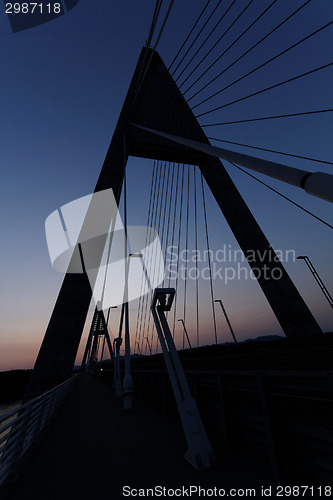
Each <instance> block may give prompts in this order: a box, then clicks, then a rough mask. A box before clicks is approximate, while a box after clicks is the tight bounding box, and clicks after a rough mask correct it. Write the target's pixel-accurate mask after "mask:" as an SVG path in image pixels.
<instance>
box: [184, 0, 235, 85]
mask: <svg viewBox="0 0 333 500" xmlns="http://www.w3.org/2000/svg"><path fill="white" fill-rule="evenodd" d="M235 2H237V0H232V2H231V4H230V5H229V7H228V8H227V10H226V11H225V12H224V14H223V15H222V16H221V17H220V19H219V20H218V21H217V23H216V24H215V26H214V28H213V29H212V30H211V31H210V33H209V34H208V35H207V37H206V38H205V40H204V41H203V42H202V44H201V45H200V46H199V48H198V49H197V51H196V52H195V53H194V54H193V56H192V57H191V59H190V60H189V61H188V63H187V64H186V66H185V68H183V70H182V71H181V72H180V74H179V75H178V76H177V78H176V82H177V81H178V80H179V78H180V77H181V76H182V74H183V73H184V71H185V70H186V69H187V68H188V67H189V65H190V64H191V62H192V61H193V59H194V58H195V57H196V56H197V55H198V53H199V52H200V50H201V49H202V47H203V46H204V45H205V43H206V42H207V41H208V40H209V38H210V37H211V36H212V34H213V33H214V31H215V30H216V28H217V27H218V26H219V24H220V23H221V22H222V21H223V19H224V18H225V16H226V15H227V14H228V12H229V10H230V9H231V7H232V6H233V5H234V3H235ZM185 81H186V80H185ZM184 83H185V82H183V83H182V84H181V85H179V88H180V87H181V86H182V85H183V84H184Z"/></svg>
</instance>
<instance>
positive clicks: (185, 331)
mask: <svg viewBox="0 0 333 500" xmlns="http://www.w3.org/2000/svg"><path fill="white" fill-rule="evenodd" d="M178 321H181V322H182V325H183V328H184V333H185V335H186V338H187V342H188V345H189V346H190V349H191V350H192V346H191V342H190V339H189V337H188V334H187V330H186V326H185V323H184V320H183V319H179V320H178ZM183 348H184V343H183Z"/></svg>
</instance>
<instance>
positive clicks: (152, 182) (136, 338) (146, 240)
mask: <svg viewBox="0 0 333 500" xmlns="http://www.w3.org/2000/svg"><path fill="white" fill-rule="evenodd" d="M156 171H157V169H156V160H154V162H153V170H152V176H151V184H150V195H149V205H148V215H147V231H146V238H145V248H146V246H147V242H148V228H149V226H150V220H151V215H152V199H153V192H154V187H155V179H156ZM143 286H144V276H143V275H142V278H141V289H140V298H139V305H138V314H137V320H136V332H135V344H134V345H135V346H136V345H137V343H139V337H138V335H139V323H140V320H141V319H142V307H143V295H144V294H143ZM140 324H141V323H140ZM135 349H136V347H135Z"/></svg>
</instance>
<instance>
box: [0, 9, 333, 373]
mask: <svg viewBox="0 0 333 500" xmlns="http://www.w3.org/2000/svg"><path fill="white" fill-rule="evenodd" d="M246 3H247V2H245V1H240V0H239V2H236V3H235V7H234V9H235V10H234V11H232V10H231V9H230V12H229V15H230V17H227V16H226V18H225V24H224V28H222V27H221V28H219V29H218V30H216V32H215V33H214V35H213V37H212V39H213V40H216V39H217V38H218V36H220V34H221V33H222V32H223V29H225V28H226V27H227V26H228V24H229V23H230V22H231V20H232V19H233V18H234V17H235V16H236V14H237V13H239V12H240V11H241V9H242V8H244V7H245V5H246ZM302 3H304V2H301V1H298V0H296V1H294V2H292V3H291V2H288V1H287V0H282V1H279V2H278V5H275V6H274V7H272V9H271V13H269V14H267V16H265V17H263V19H262V21H261V24H259V22H258V25H257V26H255V27H254V28H253V30H249V32H248V33H247V34H246V35H245V36H244V37H243V38H242V40H240V42H239V43H238V44H235V46H234V47H233V48H232V49H231V50H230V51H229V52H228V53H227V54H226V56H225V58H224V59H222V60H221V62H220V64H219V68H223V67H225V66H227V65H228V64H230V63H231V62H232V61H233V60H234V59H236V57H238V56H239V55H240V54H242V53H243V52H244V51H245V50H247V48H248V47H249V46H250V45H251V44H253V43H255V42H256V41H257V40H259V39H260V37H261V36H263V34H265V33H266V32H268V31H269V30H270V29H272V28H273V27H274V26H275V25H276V24H277V23H278V22H279V20H282V19H283V18H284V17H286V16H287V15H288V14H289V13H291V12H292V11H293V10H295V9H296V8H297V6H300V5H302ZM154 4H155V2H154V1H153V0H147V1H145V2H134V1H124V2H114V1H113V2H110V1H107V0H99V1H98V2H94V1H92V0H81V1H80V2H79V4H78V5H77V6H76V7H75V8H74V9H73V10H72V11H70V12H69V13H67V14H66V15H65V16H62V17H60V18H58V19H56V20H54V21H52V22H49V23H46V24H44V25H42V26H39V27H37V28H34V29H31V30H27V31H23V32H20V33H16V34H13V33H11V30H10V25H9V22H8V19H7V17H6V15H5V13H4V11H3V10H2V11H1V12H0V37H1V42H2V43H1V46H2V51H1V54H0V61H1V83H0V85H1V92H0V109H1V118H0V126H1V148H0V166H1V196H0V203H1V234H2V238H1V241H2V244H1V261H0V268H1V292H0V293H1V300H0V370H5V369H11V368H28V367H32V365H33V363H34V359H35V357H36V355H37V353H38V349H39V345H40V343H41V340H42V338H43V335H44V332H45V328H46V326H47V323H48V319H49V316H50V314H51V312H52V309H53V305H54V302H55V300H56V297H57V294H58V291H59V289H60V286H61V282H62V278H63V276H62V275H61V274H59V273H56V272H55V271H54V270H53V269H52V267H51V264H50V261H49V257H48V252H47V246H46V240H45V233H44V222H45V219H46V218H47V216H48V215H49V214H50V213H51V212H53V211H54V210H55V209H57V208H58V207H59V206H61V205H63V204H65V203H68V202H70V201H72V200H74V199H76V198H78V197H80V196H84V195H86V194H89V193H90V192H91V191H92V190H93V188H94V186H95V183H96V180H97V177H98V174H99V171H100V168H101V165H102V163H103V160H104V157H105V154H106V151H107V148H108V145H109V142H110V140H111V137H112V133H113V130H114V127H115V125H116V122H117V119H118V116H119V113H120V110H121V107H122V103H123V101H124V98H125V95H126V91H127V88H128V85H129V83H130V80H131V77H132V74H133V71H134V68H135V65H136V62H137V59H138V56H139V53H140V51H141V48H142V46H143V45H144V42H145V40H146V38H147V36H148V31H149V27H150V22H151V17H152V13H153V9H154ZM204 4H205V2H204V1H199V0H195V1H192V2H191V8H190V9H189V8H188V7H189V2H187V1H185V0H182V1H176V2H175V4H174V7H173V9H172V12H171V14H170V18H169V20H168V23H167V25H166V28H165V31H164V33H163V35H162V38H161V41H160V44H159V47H158V50H159V52H160V54H161V56H162V58H163V59H164V61H165V62H166V64H167V65H169V64H170V62H171V61H172V59H173V57H174V55H175V54H176V52H177V50H178V48H179V47H180V44H181V43H182V42H183V40H184V39H185V37H186V35H187V33H188V31H189V29H190V28H191V26H192V25H193V23H194V21H195V19H196V18H197V16H198V14H199V13H200V11H201V9H202V8H203V6H204ZM213 4H214V5H215V4H216V2H213ZM222 4H223V2H222ZM227 4H228V5H229V4H230V2H227V3H226V5H227ZM291 4H292V5H291ZM266 5H267V2H266V0H265V1H264V0H255V1H254V2H253V5H251V6H250V7H249V9H248V12H247V15H245V16H244V18H243V17H242V18H240V20H239V23H238V24H237V25H235V27H234V29H231V30H230V31H229V32H228V34H227V35H226V36H225V39H224V42H223V43H224V45H223V47H227V46H228V44H230V43H231V42H232V41H233V40H234V39H235V38H236V36H238V34H239V33H240V32H241V30H242V29H244V28H246V26H248V24H249V22H250V20H252V19H254V18H255V17H256V15H258V13H259V12H261V11H262V10H263V9H264V7H265V6H266ZM223 8H224V7H223ZM223 8H222V7H220V8H219V9H221V10H217V11H216V12H217V13H216V17H215V19H217V17H218V14H219V15H220V13H222V12H223ZM164 9H165V7H164ZM164 11H165V10H164ZM332 19H333V5H332V3H331V2H330V1H327V0H318V1H317V0H316V1H314V0H313V1H312V2H310V3H309V4H308V5H307V6H306V7H304V8H303V9H302V11H301V13H300V14H299V15H298V16H295V17H294V18H293V19H292V20H291V21H290V22H289V23H286V25H284V26H283V27H282V28H281V29H280V30H277V32H276V33H275V34H274V35H272V37H270V38H269V39H267V40H266V41H265V42H264V43H263V44H261V45H260V46H259V47H258V48H257V49H256V50H255V51H253V53H251V55H249V56H248V57H244V59H242V62H241V63H239V64H236V65H235V66H234V67H232V68H231V69H230V70H229V71H228V72H226V73H225V74H224V75H223V77H221V80H217V81H216V82H214V84H212V85H211V86H210V87H209V88H207V89H206V91H204V92H203V93H202V94H200V99H203V98H205V97H206V96H209V95H210V94H211V93H213V92H215V91H216V90H218V89H219V88H221V87H223V86H225V85H228V84H229V83H231V82H232V81H234V80H236V79H237V78H239V77H240V76H241V75H243V74H245V73H246V72H248V71H250V70H251V69H253V68H254V67H256V66H258V65H259V64H261V63H262V62H264V61H265V60H267V59H268V58H270V57H272V56H273V55H275V54H276V53H278V52H280V51H282V50H284V49H285V48H287V47H288V46H290V45H292V44H293V43H295V42H296V41H298V40H300V39H301V38H302V37H304V36H306V35H307V34H309V33H311V32H312V31H314V30H316V29H318V28H319V27H320V26H322V25H324V24H325V23H327V22H329V21H330V20H332ZM213 24H214V23H213ZM213 24H212V25H213ZM207 33H208V27H207ZM332 42H333V29H332V26H330V27H328V28H327V29H325V30H324V31H323V32H321V33H320V34H318V35H316V36H314V37H313V38H312V39H311V40H309V41H307V42H305V43H304V44H302V45H301V46H300V47H298V48H296V49H295V50H293V51H290V52H289V53H288V54H286V55H284V56H282V57H281V58H279V59H278V60H276V61H274V62H273V63H271V64H270V65H267V66H266V67H265V68H263V69H262V70H260V71H258V72H256V73H255V74H253V75H251V76H249V77H248V78H246V79H244V80H243V81H242V82H240V83H238V84H235V85H234V86H232V87H231V88H230V89H228V90H227V91H226V92H224V93H223V94H222V95H221V96H217V97H215V98H214V99H212V100H211V101H209V102H207V103H206V104H204V105H202V106H201V107H200V108H197V112H199V111H200V112H204V111H206V110H209V109H211V108H213V107H215V106H219V105H222V104H225V103H227V102H229V101H231V100H234V99H237V98H239V97H242V96H244V95H246V94H250V93H251V92H255V91H257V90H259V89H261V88H264V87H267V86H269V85H272V84H274V83H277V82H279V81H283V80H285V79H287V78H290V77H293V76H295V75H297V74H300V73H303V72H305V71H308V70H311V69H313V68H316V67H319V66H321V65H324V64H327V63H329V62H331V58H332V56H331V47H332ZM209 46H211V45H209V43H207V46H206V47H207V49H205V50H204V49H202V52H200V53H202V55H204V54H205V52H206V50H208V48H209ZM221 50H222V49H221V46H218V47H216V48H215V49H214V50H213V51H212V53H211V54H210V55H209V57H208V58H207V60H206V61H205V63H204V65H203V67H202V68H203V69H204V68H205V67H207V66H208V65H209V61H212V60H214V58H215V57H217V56H218V54H219V53H220V52H221ZM185 62H186V61H185ZM205 65H206V66H205ZM200 71H201V70H200ZM200 71H199V72H198V73H197V74H198V75H199V74H200ZM214 71H215V70H212V75H213V74H214ZM186 74H187V73H186V72H185V73H184V77H185V76H186ZM332 75H333V72H332V68H329V69H327V70H323V71H321V72H317V73H315V74H313V75H311V76H309V77H305V78H304V79H302V80H298V81H297V82H293V83H291V84H290V85H288V86H281V87H279V88H278V89H274V90H273V91H271V92H266V93H264V94H262V95H261V96H258V97H256V98H251V99H247V100H246V101H243V102H242V103H238V104H235V105H232V106H229V107H226V108H224V110H220V111H219V112H216V113H210V114H208V115H206V116H203V117H202V118H200V119H199V121H200V123H201V124H209V123H218V122H221V121H229V120H239V119H246V118H252V117H258V116H270V115H275V114H284V113H292V112H303V111H310V110H318V109H325V108H330V107H332V105H331V103H332V83H333V76H332ZM175 76H177V75H175ZM205 78H206V80H205V79H204V78H203V79H202V81H201V82H200V84H201V83H203V82H205V81H207V82H208V80H209V73H208V74H207V75H206V77H205ZM181 81H182V79H180V80H179V83H181ZM190 81H191V80H189V82H190ZM200 84H199V83H198V86H197V88H199V87H200ZM194 88H195V87H194ZM189 95H190V93H189V94H186V96H187V97H188V96H189ZM196 99H197V100H195V99H193V102H192V101H191V104H192V103H193V104H194V103H196V102H199V100H200V99H199V96H198V98H196ZM331 115H332V114H331V113H326V114H322V115H313V116H309V117H294V118H290V119H281V120H267V121H263V122H255V123H252V124H249V123H244V124H235V125H228V126H216V127H209V128H205V131H206V133H207V135H208V136H210V137H216V138H221V139H225V140H229V141H235V142H241V143H245V144H253V145H255V146H260V147H264V148H271V149H276V150H279V151H285V152H289V153H296V154H301V155H304V156H312V157H315V158H320V159H323V160H327V161H332V158H333V155H332V150H333V142H332V116H331ZM221 146H222V147H224V146H225V145H224V144H222V143H221ZM226 147H227V146H226ZM230 149H234V150H238V151H241V152H245V153H248V154H254V153H253V150H247V149H246V148H242V147H237V146H230ZM259 154H260V156H261V157H263V158H268V159H271V160H273V161H279V160H280V161H281V162H285V163H286V164H288V165H291V166H296V167H298V168H304V169H305V170H309V171H311V170H321V171H324V172H331V171H332V165H324V164H314V163H311V162H307V161H305V160H299V159H292V158H288V157H278V156H277V155H272V154H268V153H263V152H260V153H258V155H259ZM226 167H227V169H228V171H229V173H230V175H231V176H232V178H233V179H234V181H235V183H236V184H237V187H238V188H239V190H240V192H241V194H242V195H243V197H244V198H245V200H246V202H247V203H248V205H249V207H250V209H251V210H252V211H253V213H254V215H255V217H256V218H257V220H258V222H259V224H260V226H261V227H262V229H263V230H264V232H265V233H266V235H267V237H268V239H269V240H270V242H271V244H272V246H273V247H274V248H276V249H281V250H285V249H293V250H295V252H296V254H297V255H298V254H305V255H308V256H309V257H310V258H311V260H312V262H313V264H314V265H315V267H316V268H317V270H318V272H319V274H320V275H321V276H322V278H323V280H324V282H325V284H326V286H327V287H328V288H329V289H330V290H331V292H332V289H333V272H332V247H333V245H332V243H333V238H332V230H331V229H329V228H328V227H326V226H323V225H322V224H320V223H319V222H317V221H315V220H314V219H312V218H311V217H310V216H308V215H307V214H304V213H303V212H300V211H299V209H297V208H296V207H293V206H291V205H290V204H288V202H287V201H285V200H282V199H280V198H279V197H277V196H276V195H274V194H272V193H271V192H269V191H268V190H267V189H266V188H264V187H263V186H261V185H259V184H258V183H256V182H255V181H253V180H252V179H250V178H248V177H247V176H246V175H245V174H243V173H242V172H239V171H236V170H235V169H234V168H233V167H231V166H230V165H228V164H227V165H226ZM151 171H152V164H151V162H148V161H146V160H141V159H131V160H130V162H129V164H128V186H129V187H128V189H129V198H130V200H131V201H130V203H129V223H130V224H141V225H144V224H145V223H146V218H147V207H148V201H147V196H148V194H149V189H150V179H151ZM258 177H260V178H261V179H263V180H265V181H266V182H268V183H269V184H270V185H271V186H273V187H274V188H276V189H278V190H280V191H281V192H282V193H283V194H285V195H287V196H290V197H291V198H292V199H293V200H295V201H296V202H298V203H300V204H301V205H303V206H305V208H307V209H308V210H310V211H313V212H314V213H315V214H317V215H318V216H320V217H322V218H323V219H325V220H327V221H328V222H330V223H331V224H332V219H333V217H332V215H333V210H332V206H331V205H330V204H329V203H328V202H325V201H322V200H319V199H315V198H313V197H311V196H309V195H307V194H306V193H304V192H302V191H300V190H297V188H294V187H291V186H286V185H282V184H281V183H280V182H278V181H273V180H267V178H264V177H263V176H259V175H258ZM143 181H144V182H143ZM207 205H208V207H207V210H208V215H209V228H210V234H211V245H212V248H214V249H215V250H217V249H219V248H222V247H223V245H231V247H232V248H235V249H236V248H238V247H237V244H236V242H235V239H234V237H233V235H232V233H231V231H230V229H229V228H228V226H227V224H226V223H225V221H224V219H223V216H222V215H221V214H220V213H219V210H218V208H217V207H216V204H215V202H214V200H212V199H210V198H209V195H208V193H207ZM138 207H139V209H138ZM286 268H287V271H288V272H289V273H290V275H291V277H292V279H293V280H294V281H295V284H296V286H297V287H298V289H299V290H300V292H301V294H302V295H303V297H304V299H305V300H306V302H307V304H308V305H309V307H310V309H311V311H312V312H313V314H314V315H315V317H316V319H317V321H318V322H319V324H320V326H321V327H322V328H323V329H324V330H332V323H333V322H332V310H331V308H330V307H329V305H328V303H327V302H326V301H325V298H324V297H323V295H322V293H321V292H320V290H319V288H318V286H317V285H316V283H315V282H314V280H313V277H312V276H311V275H310V273H309V271H308V270H307V268H306V267H305V264H304V263H303V262H301V261H296V262H287V263H286ZM214 286H215V290H214V292H215V296H216V298H222V299H223V301H224V302H225V305H226V307H227V309H228V312H229V316H230V318H231V320H232V322H233V325H234V329H235V332H237V335H238V337H239V338H240V339H242V338H247V337H255V336H258V335H263V334H265V333H269V334H274V333H278V334H280V333H281V330H280V328H279V326H278V324H277V322H276V320H275V318H274V317H273V315H272V313H271V312H270V309H269V307H268V306H267V304H266V301H265V299H264V297H263V295H262V292H261V291H260V289H259V287H258V286H257V284H256V283H254V282H252V281H251V282H248V281H247V282H244V283H243V282H242V283H240V282H239V281H238V280H234V281H232V282H231V283H229V284H228V285H227V286H226V285H224V284H223V283H214ZM202 293H203V294H204V295H205V293H206V292H205V291H204V290H203V292H202ZM131 307H132V312H133V314H132V317H133V320H132V323H134V319H135V318H136V313H137V312H136V308H137V305H136V304H135V303H134V304H132V306H131ZM209 314H210V313H209V311H208V312H204V311H202V322H203V323H204V321H205V318H206V315H207V322H206V325H207V326H206V330H207V331H206V332H204V331H203V333H202V335H203V342H204V341H205V342H207V343H212V342H213V336H212V329H211V327H210V326H209V321H210V319H209V318H210V316H209ZM117 317H118V311H116V312H114V313H113V320H112V322H111V323H112V327H115V326H116V320H117ZM217 321H218V332H219V340H220V341H226V340H228V341H230V339H229V338H228V332H227V330H226V327H225V325H224V324H223V322H222V318H221V317H220V316H219V311H218V310H217ZM193 328H194V326H193V325H192V323H191V321H190V319H189V325H188V330H189V331H190V332H191V331H193Z"/></svg>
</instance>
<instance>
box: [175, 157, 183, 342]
mask: <svg viewBox="0 0 333 500" xmlns="http://www.w3.org/2000/svg"><path fill="white" fill-rule="evenodd" d="M184 173H185V165H184V164H183V170H182V180H181V188H180V203H179V220H178V252H177V266H176V283H175V290H176V291H177V287H178V280H179V254H180V237H181V228H182V211H183V196H184ZM177 302H178V301H176V302H175V307H174V311H173V327H172V336H173V338H175V327H176V312H177Z"/></svg>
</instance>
